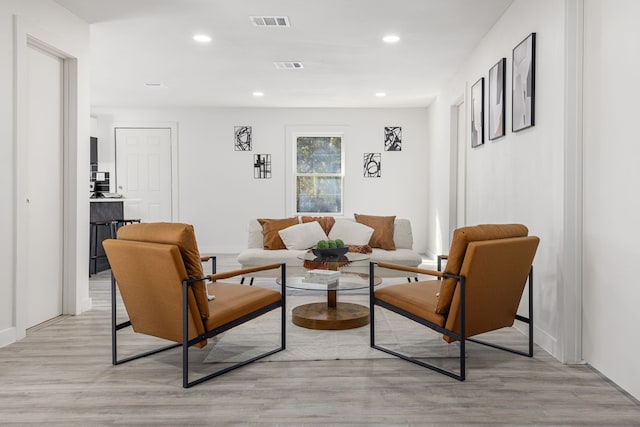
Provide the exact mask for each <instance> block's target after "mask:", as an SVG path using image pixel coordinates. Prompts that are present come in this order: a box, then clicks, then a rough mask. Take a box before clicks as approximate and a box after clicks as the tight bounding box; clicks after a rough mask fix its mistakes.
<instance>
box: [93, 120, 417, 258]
mask: <svg viewBox="0 0 640 427" xmlns="http://www.w3.org/2000/svg"><path fill="white" fill-rule="evenodd" d="M426 115H427V110H426V108H413V109H213V108H182V109H156V110H153V109H139V110H135V109H133V110H131V109H127V110H123V109H112V108H94V109H93V110H92V116H94V117H97V119H98V133H99V134H98V135H96V136H97V137H98V145H99V156H100V157H99V168H100V169H101V170H108V171H111V172H113V171H114V169H113V168H114V161H113V159H114V154H113V147H114V143H113V131H112V126H113V123H116V122H135V123H141V122H142V123H145V122H147V123H148V122H153V123H159V122H160V123H162V122H165V123H166V122H171V123H177V128H178V156H179V158H178V163H179V193H180V194H179V198H180V199H179V217H178V218H175V220H178V221H183V222H187V223H191V224H193V225H194V227H196V233H197V235H198V244H199V246H200V250H201V251H202V252H213V253H221V252H238V251H240V250H241V249H244V248H246V246H247V224H248V221H249V219H251V218H256V217H274V218H278V217H284V216H288V215H291V214H292V212H287V211H286V207H285V205H286V203H285V201H286V199H285V185H286V180H287V179H289V177H287V176H285V173H284V171H285V146H286V144H285V134H286V127H287V126H296V125H302V126H304V125H307V126H308V125H316V124H317V125H327V126H345V127H347V128H348V133H347V137H346V138H347V140H346V153H345V156H346V178H345V187H344V192H345V194H344V212H345V215H347V216H352V215H353V213H365V214H373V215H396V216H397V217H402V218H409V219H410V220H411V221H412V225H413V236H414V249H415V250H417V251H418V252H424V251H425V249H426V242H427V233H426V217H427V202H426V200H427V190H426V186H425V183H426V182H428V179H427V173H428V171H427V166H426V163H427V159H426V158H427V145H428V140H427V122H426ZM238 125H250V126H252V127H253V151H251V152H239V151H235V150H234V146H233V128H234V126H238ZM385 126H402V137H403V142H402V151H400V152H385V151H384V143H383V141H384V140H383V135H384V134H383V132H384V127H385ZM365 152H376V153H378V152H379V153H382V177H381V178H364V177H363V171H362V159H363V154H364V153H365ZM262 153H264V154H271V156H272V168H273V170H272V172H273V173H272V178H271V179H263V180H260V179H254V178H253V168H252V162H253V155H254V154H262Z"/></svg>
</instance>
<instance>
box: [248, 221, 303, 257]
mask: <svg viewBox="0 0 640 427" xmlns="http://www.w3.org/2000/svg"><path fill="white" fill-rule="evenodd" d="M258 222H259V223H260V225H262V239H263V240H262V243H263V245H264V249H270V250H273V249H286V248H287V247H286V246H285V245H284V242H283V241H282V239H281V238H280V234H278V231H280V230H283V229H285V228H287V227H291V226H292V225H296V224H298V217H292V218H282V219H270V218H258Z"/></svg>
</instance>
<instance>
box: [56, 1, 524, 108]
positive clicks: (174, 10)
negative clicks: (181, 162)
mask: <svg viewBox="0 0 640 427" xmlns="http://www.w3.org/2000/svg"><path fill="white" fill-rule="evenodd" d="M56 2H57V3H59V4H60V5H62V6H64V7H66V8H67V9H69V10H70V11H71V12H73V13H74V14H76V15H78V16H80V17H81V18H83V19H84V20H86V21H87V22H90V23H91V24H92V26H91V104H92V105H93V106H121V107H137V106H154V107H168V106H213V107H422V106H427V105H428V104H429V103H430V102H431V100H432V99H433V97H434V96H435V95H436V94H437V93H438V91H439V88H441V87H442V86H443V85H444V84H446V82H447V81H448V79H449V78H450V77H451V76H452V75H453V74H454V73H455V72H456V71H457V70H458V68H459V67H460V65H461V63H462V62H463V60H464V59H465V58H466V57H467V55H468V54H469V53H470V52H471V51H472V50H473V48H474V47H475V46H476V44H477V43H478V42H479V41H480V39H481V38H482V37H483V36H484V35H485V34H486V33H487V31H488V30H489V29H490V28H491V27H492V26H493V24H494V23H495V22H496V21H497V20H498V18H499V17H500V16H501V15H502V14H503V12H504V11H505V9H506V8H507V7H508V6H509V5H510V4H511V2H512V0H56ZM250 15H270V16H273V15H285V16H288V17H289V20H290V22H291V27H290V28H257V27H254V26H253V24H252V23H251V21H250V20H249V16H250ZM196 33H207V34H209V35H211V37H212V38H213V40H212V42H211V43H209V44H206V45H201V44H197V43H196V42H194V41H193V39H192V37H193V35H194V34H196ZM390 33H393V34H397V35H398V36H400V38H401V39H400V41H399V42H398V43H395V44H386V43H384V42H383V41H382V37H383V36H384V35H387V34H390ZM496 60H497V58H496ZM274 61H301V62H302V63H303V64H304V69H302V70H278V69H276V68H275V66H274V64H273V62H274ZM145 83H162V84H163V85H165V86H166V88H160V89H158V88H156V89H150V88H147V87H145ZM254 91H262V92H264V96H263V97H261V98H255V97H254V96H252V93H253V92H254ZM376 92H386V93H387V96H386V97H384V98H378V97H376V96H375V93H376Z"/></svg>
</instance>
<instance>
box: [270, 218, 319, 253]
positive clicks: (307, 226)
mask: <svg viewBox="0 0 640 427" xmlns="http://www.w3.org/2000/svg"><path fill="white" fill-rule="evenodd" d="M278 234H279V235H280V238H281V239H282V242H283V243H284V245H285V246H286V247H287V249H289V250H294V249H298V250H301V249H309V248H310V247H312V246H315V245H316V243H318V240H327V235H326V234H325V233H324V230H323V229H322V227H321V226H320V223H319V222H318V221H312V222H305V223H302V224H296V225H292V226H290V227H287V228H285V229H283V230H280V231H278Z"/></svg>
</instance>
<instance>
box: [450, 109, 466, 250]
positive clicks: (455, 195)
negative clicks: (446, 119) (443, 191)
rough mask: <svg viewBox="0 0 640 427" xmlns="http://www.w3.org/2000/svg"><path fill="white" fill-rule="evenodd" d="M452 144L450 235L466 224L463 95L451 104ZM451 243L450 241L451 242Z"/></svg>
mask: <svg viewBox="0 0 640 427" xmlns="http://www.w3.org/2000/svg"><path fill="white" fill-rule="evenodd" d="M450 117H451V119H450V120H451V124H450V128H451V139H450V140H451V145H450V150H451V151H450V155H451V161H450V167H451V172H450V185H449V190H450V195H449V237H450V236H452V235H453V231H454V230H455V229H456V228H458V227H462V226H464V225H466V200H467V199H466V190H467V186H466V148H467V145H466V138H465V136H466V133H465V131H466V126H465V103H464V97H461V98H460V99H459V101H458V102H457V103H455V104H454V105H452V106H451V115H450ZM449 243H450V242H449Z"/></svg>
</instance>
